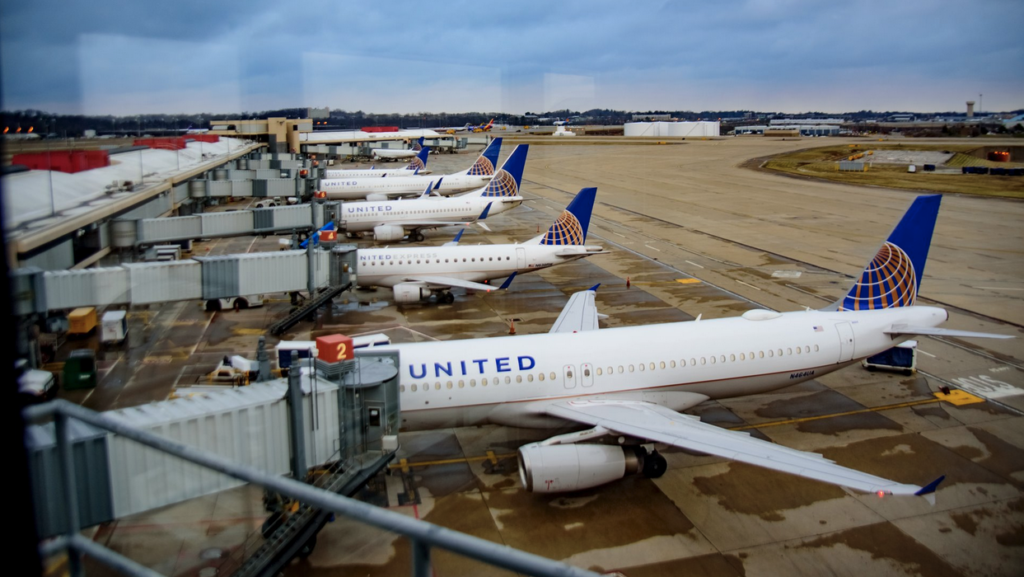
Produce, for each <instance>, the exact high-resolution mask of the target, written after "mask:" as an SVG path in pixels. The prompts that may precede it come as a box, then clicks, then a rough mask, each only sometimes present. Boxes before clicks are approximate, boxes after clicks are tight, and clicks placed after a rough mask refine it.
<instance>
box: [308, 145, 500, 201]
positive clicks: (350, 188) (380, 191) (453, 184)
mask: <svg viewBox="0 0 1024 577" xmlns="http://www.w3.org/2000/svg"><path fill="white" fill-rule="evenodd" d="M500 149H501V139H500V138H495V139H494V140H492V141H491V143H490V144H488V145H487V148H485V149H484V151H483V152H482V153H481V154H480V157H479V158H477V159H476V162H474V163H473V166H471V167H469V168H467V169H466V170H463V171H462V172H456V173H455V174H448V175H445V176H443V177H436V176H407V177H405V178H395V179H391V178H380V177H360V178H329V179H328V178H325V179H322V180H321V181H320V190H322V191H324V192H325V193H327V194H326V195H327V198H332V199H341V200H359V199H364V198H365V199H366V200H387V199H389V198H395V197H399V196H410V195H416V194H419V193H420V191H422V190H423V187H424V186H426V185H427V183H429V182H435V184H436V191H437V193H438V194H441V195H449V194H454V193H456V192H464V191H467V190H472V189H474V188H479V187H481V186H484V185H485V184H487V182H488V181H489V180H491V178H492V177H493V176H494V167H495V166H497V164H498V152H499V150H500Z"/></svg>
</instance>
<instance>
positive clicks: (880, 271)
mask: <svg viewBox="0 0 1024 577" xmlns="http://www.w3.org/2000/svg"><path fill="white" fill-rule="evenodd" d="M941 201H942V195H941V194H933V195H928V196H919V197H917V198H916V199H915V200H914V203H913V204H911V205H910V208H909V209H908V210H907V212H906V213H905V214H904V215H903V218H902V219H901V220H900V223H899V224H897V225H896V228H895V229H893V231H892V234H890V235H889V238H888V239H887V240H886V241H885V242H884V243H883V244H882V248H880V249H879V250H878V253H876V254H875V257H874V258H873V259H871V262H869V263H868V265H867V266H866V267H865V268H864V271H863V272H861V274H860V277H859V278H858V279H857V282H856V283H854V285H853V288H851V289H850V292H849V293H847V295H846V296H845V297H843V299H842V300H840V301H838V302H836V303H833V304H832V305H831V306H830V307H828V308H827V309H826V310H841V311H864V310H874V309H888V308H895V307H908V306H911V305H913V304H914V303H915V302H916V301H917V292H918V290H919V289H920V287H921V277H922V276H923V275H924V265H925V261H927V260H928V248H929V247H930V246H931V242H932V232H933V231H934V230H935V220H936V218H937V217H938V214H939V204H940V202H941Z"/></svg>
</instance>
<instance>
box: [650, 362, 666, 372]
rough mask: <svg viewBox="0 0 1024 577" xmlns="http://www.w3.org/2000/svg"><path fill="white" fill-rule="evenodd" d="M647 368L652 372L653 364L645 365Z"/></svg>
mask: <svg viewBox="0 0 1024 577" xmlns="http://www.w3.org/2000/svg"><path fill="white" fill-rule="evenodd" d="M647 368H649V369H651V370H652V371H653V370H654V363H651V364H649V365H647ZM663 368H664V367H663Z"/></svg>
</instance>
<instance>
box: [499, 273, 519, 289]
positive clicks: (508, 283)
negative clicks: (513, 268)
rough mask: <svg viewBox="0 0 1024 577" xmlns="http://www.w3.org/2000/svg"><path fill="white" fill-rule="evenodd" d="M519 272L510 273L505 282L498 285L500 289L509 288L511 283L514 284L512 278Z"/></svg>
mask: <svg viewBox="0 0 1024 577" xmlns="http://www.w3.org/2000/svg"><path fill="white" fill-rule="evenodd" d="M517 274H518V273H512V274H510V275H508V278H507V279H505V282H503V283H501V286H500V287H498V290H507V289H508V287H509V285H511V284H512V279H514V278H516V275H517Z"/></svg>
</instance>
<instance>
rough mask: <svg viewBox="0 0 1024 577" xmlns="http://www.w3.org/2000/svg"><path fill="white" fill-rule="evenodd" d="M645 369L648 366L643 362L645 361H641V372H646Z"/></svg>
mask: <svg viewBox="0 0 1024 577" xmlns="http://www.w3.org/2000/svg"><path fill="white" fill-rule="evenodd" d="M645 370H647V368H646V367H645V366H644V364H643V363H640V372H641V373H642V372H644V371H645Z"/></svg>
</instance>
